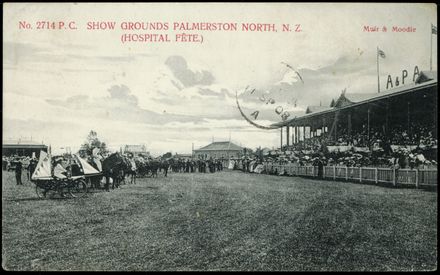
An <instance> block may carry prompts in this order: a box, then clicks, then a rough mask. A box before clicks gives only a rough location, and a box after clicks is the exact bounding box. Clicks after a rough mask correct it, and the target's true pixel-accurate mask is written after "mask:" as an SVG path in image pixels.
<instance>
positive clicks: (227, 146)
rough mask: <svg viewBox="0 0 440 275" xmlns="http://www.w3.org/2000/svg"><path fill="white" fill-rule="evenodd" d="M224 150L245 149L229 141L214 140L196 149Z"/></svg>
mask: <svg viewBox="0 0 440 275" xmlns="http://www.w3.org/2000/svg"><path fill="white" fill-rule="evenodd" d="M222 150H231V151H241V150H243V147H240V146H238V145H236V144H234V143H232V142H229V141H219V142H213V143H211V144H208V145H206V146H204V147H201V148H199V149H197V150H194V151H222Z"/></svg>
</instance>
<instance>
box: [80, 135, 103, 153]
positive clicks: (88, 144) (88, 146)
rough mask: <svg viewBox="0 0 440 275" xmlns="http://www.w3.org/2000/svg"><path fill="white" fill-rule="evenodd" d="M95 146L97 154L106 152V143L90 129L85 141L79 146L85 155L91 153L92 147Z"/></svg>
mask: <svg viewBox="0 0 440 275" xmlns="http://www.w3.org/2000/svg"><path fill="white" fill-rule="evenodd" d="M95 148H98V149H99V152H98V153H99V154H107V153H108V149H107V145H106V144H105V142H102V141H100V140H99V138H98V134H97V133H96V132H95V131H93V130H91V131H90V133H89V135H88V136H87V139H86V141H85V142H84V144H83V145H82V146H81V150H83V151H85V153H86V154H87V155H89V156H91V155H92V154H93V149H95Z"/></svg>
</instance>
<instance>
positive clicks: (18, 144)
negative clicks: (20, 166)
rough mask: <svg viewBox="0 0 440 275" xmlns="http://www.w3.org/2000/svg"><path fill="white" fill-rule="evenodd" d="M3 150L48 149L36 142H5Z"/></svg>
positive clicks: (19, 140)
mask: <svg viewBox="0 0 440 275" xmlns="http://www.w3.org/2000/svg"><path fill="white" fill-rule="evenodd" d="M3 148H34V149H35V148H37V149H38V148H41V149H45V148H47V146H46V145H44V144H43V143H39V142H36V141H35V140H23V139H18V140H5V141H3Z"/></svg>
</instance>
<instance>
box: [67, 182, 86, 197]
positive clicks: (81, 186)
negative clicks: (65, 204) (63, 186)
mask: <svg viewBox="0 0 440 275" xmlns="http://www.w3.org/2000/svg"><path fill="white" fill-rule="evenodd" d="M69 193H70V195H71V196H72V197H74V198H77V197H83V196H84V195H86V194H87V193H88V188H87V183H86V181H85V180H83V179H80V180H77V181H75V182H73V183H72V185H71V186H70V188H69Z"/></svg>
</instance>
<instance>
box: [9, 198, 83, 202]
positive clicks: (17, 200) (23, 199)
mask: <svg viewBox="0 0 440 275" xmlns="http://www.w3.org/2000/svg"><path fill="white" fill-rule="evenodd" d="M71 199H78V198H74V197H64V198H63V197H50V198H39V197H31V198H19V199H6V201H12V202H24V201H44V200H53V201H64V200H71Z"/></svg>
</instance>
